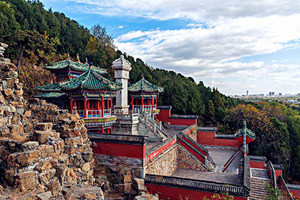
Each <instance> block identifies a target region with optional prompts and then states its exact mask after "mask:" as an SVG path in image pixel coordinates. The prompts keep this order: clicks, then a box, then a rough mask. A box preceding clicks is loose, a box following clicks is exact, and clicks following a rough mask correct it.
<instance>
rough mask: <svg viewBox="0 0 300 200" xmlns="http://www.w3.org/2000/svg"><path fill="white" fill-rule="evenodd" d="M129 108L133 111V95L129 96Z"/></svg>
mask: <svg viewBox="0 0 300 200" xmlns="http://www.w3.org/2000/svg"><path fill="white" fill-rule="evenodd" d="M131 110H132V111H133V96H132V97H131Z"/></svg>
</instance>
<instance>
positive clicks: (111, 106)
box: [110, 97, 113, 116]
mask: <svg viewBox="0 0 300 200" xmlns="http://www.w3.org/2000/svg"><path fill="white" fill-rule="evenodd" d="M112 101H113V99H112V97H110V116H112V108H113V105H112Z"/></svg>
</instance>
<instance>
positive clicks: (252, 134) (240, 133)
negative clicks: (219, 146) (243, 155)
mask: <svg viewBox="0 0 300 200" xmlns="http://www.w3.org/2000/svg"><path fill="white" fill-rule="evenodd" d="M244 133H246V136H248V137H249V138H251V139H253V140H254V139H255V137H256V136H255V133H254V132H252V131H251V130H250V129H248V128H247V125H246V122H245V121H244V127H243V128H242V129H239V130H238V131H237V132H235V134H234V136H235V138H238V137H241V136H243V134H244Z"/></svg>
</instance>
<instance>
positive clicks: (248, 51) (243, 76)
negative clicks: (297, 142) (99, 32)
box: [66, 0, 300, 94]
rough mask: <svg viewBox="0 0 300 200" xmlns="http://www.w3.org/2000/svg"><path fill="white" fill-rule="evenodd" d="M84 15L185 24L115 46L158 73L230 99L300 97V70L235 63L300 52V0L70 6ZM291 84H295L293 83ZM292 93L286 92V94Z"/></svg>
mask: <svg viewBox="0 0 300 200" xmlns="http://www.w3.org/2000/svg"><path fill="white" fill-rule="evenodd" d="M66 1H73V2H77V3H80V5H79V6H78V9H80V10H81V11H82V12H86V13H94V14H99V15H102V16H116V17H122V18H126V17H130V18H132V17H142V18H147V19H155V20H168V19H183V20H186V21H187V22H188V23H187V25H186V26H184V27H182V28H181V29H178V30H160V29H156V30H153V29H152V30H149V31H139V30H138V31H131V32H129V33H126V34H123V35H121V36H119V37H117V38H116V39H115V44H116V46H117V47H118V48H119V49H120V50H122V51H125V52H127V53H128V54H130V55H133V56H135V57H139V58H142V59H143V60H144V61H145V62H147V63H148V64H150V65H152V66H154V67H162V68H165V69H171V70H175V71H177V72H180V73H183V74H185V75H188V76H193V77H194V78H195V79H196V80H205V81H206V82H207V83H209V84H212V85H213V86H218V88H219V89H220V90H221V91H223V92H225V93H227V94H233V92H236V93H241V91H246V90H247V88H248V89H249V88H252V89H253V90H256V91H257V92H258V93H259V90H261V91H264V92H266V91H268V90H270V88H273V87H274V88H277V89H278V90H279V89H280V90H281V92H284V91H282V90H283V89H286V90H290V91H292V92H294V93H295V92H296V91H298V88H297V87H296V85H298V86H299V85H300V80H298V79H299V78H298V79H297V78H293V77H292V76H291V75H294V74H300V66H297V65H284V63H288V62H287V61H282V60H278V59H274V61H272V62H271V64H268V63H266V62H238V61H235V62H233V61H234V60H236V59H239V58H244V57H251V56H254V55H264V54H268V53H273V52H276V51H278V50H281V49H284V48H291V47H293V48H299V40H300V23H299V21H300V1H299V0H296V1H295V0H284V1H278V0H260V1H258V0H253V1H240V0H229V1H224V0H185V1H183V0H182V1H174V0H155V1H149V0H147V1H146V0H66ZM153 28H154V29H155V27H153ZM289 80H293V82H292V83H291V81H289ZM287 92H288V91H287Z"/></svg>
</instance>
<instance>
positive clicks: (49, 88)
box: [35, 83, 61, 92]
mask: <svg viewBox="0 0 300 200" xmlns="http://www.w3.org/2000/svg"><path fill="white" fill-rule="evenodd" d="M35 89H37V90H38V91H41V92H60V91H61V90H60V86H59V83H50V84H47V85H43V86H37V87H35Z"/></svg>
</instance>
